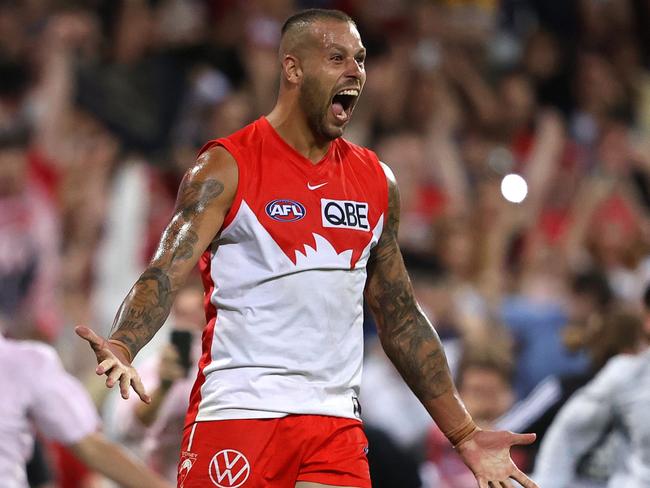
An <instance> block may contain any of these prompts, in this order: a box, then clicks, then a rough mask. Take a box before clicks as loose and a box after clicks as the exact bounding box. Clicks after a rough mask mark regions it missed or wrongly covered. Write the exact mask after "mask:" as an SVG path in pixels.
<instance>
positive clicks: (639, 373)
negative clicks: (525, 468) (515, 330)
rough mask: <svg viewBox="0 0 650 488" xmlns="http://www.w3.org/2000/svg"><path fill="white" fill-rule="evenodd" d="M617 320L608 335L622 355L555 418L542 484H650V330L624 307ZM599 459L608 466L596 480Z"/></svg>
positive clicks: (602, 353)
mask: <svg viewBox="0 0 650 488" xmlns="http://www.w3.org/2000/svg"><path fill="white" fill-rule="evenodd" d="M646 296H647V297H649V298H650V294H648V293H646ZM649 301H650V300H649ZM648 305H650V303H648V304H647V305H646V307H647V306H648ZM647 313H648V312H647V311H646V314H647ZM614 319H615V322H614V324H612V325H616V329H614V328H613V327H610V328H609V331H608V334H609V335H610V338H612V339H615V340H613V341H610V344H608V346H609V347H612V346H617V347H616V349H618V351H617V352H618V353H619V354H618V355H616V356H614V357H613V358H611V359H610V360H609V361H608V362H607V364H606V365H605V366H604V367H603V368H602V370H601V371H600V372H599V373H598V374H597V375H596V376H595V378H594V379H593V380H592V381H590V382H589V383H588V384H587V385H586V386H585V387H584V388H582V389H580V390H578V391H577V392H576V393H575V394H574V395H573V396H572V397H571V399H570V400H569V401H568V402H567V403H566V404H565V405H564V407H562V409H561V410H560V412H559V414H558V415H557V417H556V418H555V420H554V421H553V424H552V425H551V428H550V429H549V431H548V433H547V434H546V436H545V437H544V440H543V443H542V446H541V449H540V453H539V455H538V457H537V461H536V463H535V474H534V477H535V479H536V481H537V482H538V483H539V484H540V486H552V487H554V488H555V487H557V488H565V487H566V488H568V487H572V488H573V487H576V486H583V484H582V483H585V485H584V486H587V485H588V486H593V484H594V481H595V482H596V483H598V482H600V483H601V485H600V486H608V487H612V488H613V487H622V488H641V487H644V486H648V485H649V484H650V471H649V470H648V466H649V465H650V446H649V445H648V439H649V438H650V424H649V423H648V421H647V408H648V404H650V352H649V350H648V349H647V348H646V341H645V339H644V338H645V337H647V336H648V333H650V331H649V330H645V327H644V323H643V321H642V320H641V319H640V318H639V316H638V315H637V314H633V313H629V312H627V313H625V312H624V313H621V314H619V315H616V316H614ZM602 342H605V341H603V340H602V338H599V341H598V346H597V348H595V350H594V352H595V353H596V358H597V359H599V360H602V359H604V358H606V357H607V356H608V355H609V352H610V351H609V349H605V350H600V348H601V347H602V346H601V343H602ZM613 433H618V434H622V437H623V439H624V440H621V439H618V442H616V441H615V442H616V443H614V444H611V438H612V435H613ZM607 441H610V444H609V445H608V442H607ZM599 449H606V451H605V453H604V455H601V456H600V459H598V456H595V455H594V451H596V450H599ZM590 461H591V463H590ZM598 461H600V463H603V462H604V464H605V466H604V468H603V467H602V466H601V467H600V468H601V469H600V470H599V472H598V471H597V472H596V474H597V475H600V477H601V478H600V479H598V478H597V479H596V480H594V479H593V478H594V472H593V471H592V472H590V471H589V468H590V467H592V468H593V466H594V464H597V462H598ZM590 464H591V466H590ZM590 478H591V479H590Z"/></svg>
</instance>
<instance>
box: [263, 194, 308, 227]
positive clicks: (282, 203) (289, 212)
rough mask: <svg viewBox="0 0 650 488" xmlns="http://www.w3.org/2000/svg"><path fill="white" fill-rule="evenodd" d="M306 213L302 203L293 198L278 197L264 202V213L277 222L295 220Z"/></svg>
mask: <svg viewBox="0 0 650 488" xmlns="http://www.w3.org/2000/svg"><path fill="white" fill-rule="evenodd" d="M306 213H307V210H305V207H304V206H303V204H302V203H299V202H296V201H295V200H286V199H278V200H273V201H272V202H269V203H267V204H266V215H268V216H269V217H271V218H272V219H273V220H277V221H278V222H295V221H296V220H300V219H302V218H303V217H304V216H305V214H306Z"/></svg>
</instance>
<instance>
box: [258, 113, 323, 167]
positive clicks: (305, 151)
mask: <svg viewBox="0 0 650 488" xmlns="http://www.w3.org/2000/svg"><path fill="white" fill-rule="evenodd" d="M266 120H268V121H269V124H271V127H273V129H275V131H276V132H277V133H278V135H279V136H280V137H281V138H282V139H283V140H284V141H285V142H286V143H287V144H289V145H290V146H291V147H293V148H294V149H295V150H296V151H297V152H298V153H300V154H302V155H303V156H304V157H305V158H307V159H309V160H310V161H311V162H312V163H314V164H316V163H318V162H319V161H320V160H321V159H323V157H324V156H325V154H327V151H328V150H329V147H330V144H331V143H332V141H329V140H319V138H317V137H316V135H315V134H314V132H313V131H312V130H311V128H310V127H309V125H308V124H307V120H306V117H305V115H304V114H303V113H302V111H301V110H299V109H298V108H297V107H291V109H287V108H285V107H283V106H282V105H281V104H279V103H278V104H277V105H276V106H275V108H274V109H273V110H272V111H271V113H270V114H268V115H267V116H266Z"/></svg>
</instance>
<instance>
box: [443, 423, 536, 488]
mask: <svg viewBox="0 0 650 488" xmlns="http://www.w3.org/2000/svg"><path fill="white" fill-rule="evenodd" d="M534 441H535V434H513V433H512V432H505V431H500V432H493V431H488V430H479V431H478V432H477V433H476V434H474V435H473V436H472V437H470V438H469V439H468V440H467V441H465V442H463V443H461V444H460V445H459V446H458V447H457V448H456V449H457V451H458V454H460V457H461V458H463V461H464V462H465V464H466V465H467V466H468V467H469V469H471V470H472V472H473V473H474V476H476V481H477V482H478V486H479V488H507V487H512V483H511V482H510V479H513V480H516V481H517V482H519V483H520V484H521V485H522V486H523V487H524V488H539V487H538V486H537V485H536V484H535V483H534V482H533V481H532V480H531V479H530V478H528V476H526V475H525V474H524V473H522V472H521V471H520V470H519V468H517V466H515V463H513V462H512V459H511V458H510V448H511V447H512V446H517V445H527V444H532V443H533V442H534Z"/></svg>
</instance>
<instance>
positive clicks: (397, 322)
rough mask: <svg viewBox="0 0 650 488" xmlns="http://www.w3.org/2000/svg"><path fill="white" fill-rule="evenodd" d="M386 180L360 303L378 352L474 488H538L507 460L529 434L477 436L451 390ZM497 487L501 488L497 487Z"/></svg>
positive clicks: (392, 187)
mask: <svg viewBox="0 0 650 488" xmlns="http://www.w3.org/2000/svg"><path fill="white" fill-rule="evenodd" d="M383 167H384V171H385V172H386V177H387V180H388V216H387V218H386V223H385V225H384V229H383V231H382V235H381V238H380V240H379V242H378V243H377V245H376V246H375V248H374V249H373V250H372V254H371V256H370V260H369V262H368V279H367V282H366V289H365V299H366V303H367V304H368V306H369V307H370V309H371V311H372V313H373V316H374V317H375V321H376V323H377V331H378V334H379V339H380V341H381V344H382V347H383V348H384V351H385V352H386V355H387V356H388V357H389V359H390V360H391V361H392V362H393V364H394V365H395V367H396V368H397V370H398V371H399V372H400V374H401V375H402V377H403V378H404V380H405V381H406V383H407V384H408V385H409V387H410V388H411V390H413V393H415V395H416V396H417V397H418V399H419V400H420V401H421V402H422V404H423V405H424V407H425V408H426V409H427V411H428V412H429V414H430V415H431V417H432V418H433V419H434V420H435V422H436V423H437V424H438V427H440V429H441V430H442V431H443V432H444V433H445V435H446V436H447V438H448V439H449V440H450V442H451V443H452V444H453V445H454V446H455V447H456V448H457V450H458V453H459V454H460V456H461V457H462V458H463V460H464V461H465V463H466V464H467V465H468V466H469V468H470V469H471V470H472V472H474V474H475V475H476V479H477V481H478V483H479V487H481V488H488V483H492V484H493V485H491V486H510V484H509V483H510V482H509V481H508V479H509V478H513V479H515V480H517V481H518V482H519V483H521V484H522V485H523V486H524V487H525V488H536V486H537V485H535V483H533V482H532V481H531V480H530V479H528V478H527V477H526V476H525V475H524V474H523V473H522V472H521V471H519V469H517V467H516V466H515V465H514V463H513V462H512V460H511V459H510V447H511V446H512V445H515V444H529V443H531V442H533V441H534V439H535V437H534V435H532V434H527V435H522V434H513V433H511V432H490V431H482V430H480V429H479V428H478V427H477V426H476V424H475V423H474V421H473V420H472V417H471V416H470V415H469V413H468V412H467V410H466V409H465V406H464V404H463V402H462V401H461V399H460V397H459V395H458V392H457V391H456V388H455V386H454V383H453V381H452V378H451V373H450V372H449V367H448V365H447V358H446V356H445V352H444V350H443V347H442V343H441V342H440V338H439V337H438V334H437V333H436V331H435V329H434V328H433V326H432V325H431V323H430V322H429V320H428V319H427V318H426V316H425V315H424V313H423V312H422V310H421V309H420V307H419V305H418V304H417V302H416V300H415V295H414V293H413V287H412V286H411V282H410V280H409V277H408V274H407V272H406V269H405V267H404V261H403V260H402V254H401V252H400V250H399V245H398V242H397V232H398V228H399V213H400V208H399V207H400V199H399V191H398V188H397V184H396V182H395V177H394V176H393V174H392V172H391V170H390V169H389V168H388V167H386V166H385V165H383ZM499 483H501V484H502V485H499Z"/></svg>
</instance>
